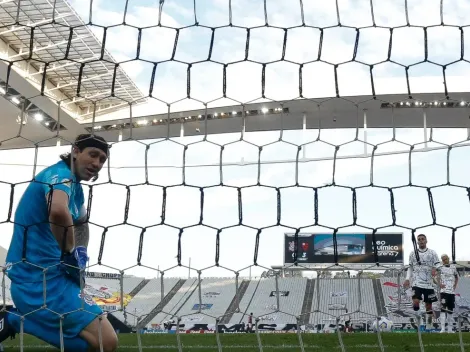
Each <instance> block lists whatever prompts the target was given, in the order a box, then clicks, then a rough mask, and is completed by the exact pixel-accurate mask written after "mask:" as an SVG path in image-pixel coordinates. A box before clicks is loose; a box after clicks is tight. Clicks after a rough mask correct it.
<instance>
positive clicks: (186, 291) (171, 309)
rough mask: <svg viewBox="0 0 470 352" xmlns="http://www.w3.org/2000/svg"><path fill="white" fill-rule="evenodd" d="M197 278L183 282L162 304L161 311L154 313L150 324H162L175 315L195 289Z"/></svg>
mask: <svg viewBox="0 0 470 352" xmlns="http://www.w3.org/2000/svg"><path fill="white" fill-rule="evenodd" d="M197 286H198V279H197V278H190V279H188V280H186V281H185V282H184V284H183V285H182V286H181V287H180V289H179V290H178V291H177V292H176V293H175V294H174V295H173V296H172V297H171V299H170V300H169V301H168V303H167V304H166V305H164V306H163V311H162V312H160V313H158V314H156V315H155V316H154V317H153V318H152V320H150V321H149V323H150V324H162V323H163V322H165V321H167V320H171V319H173V316H174V315H177V314H178V312H179V310H180V309H181V307H182V306H183V305H184V304H185V303H186V301H187V300H188V299H189V298H190V297H191V295H192V294H193V292H194V291H195V290H196V289H197Z"/></svg>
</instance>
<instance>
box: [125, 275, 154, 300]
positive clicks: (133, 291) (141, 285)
mask: <svg viewBox="0 0 470 352" xmlns="http://www.w3.org/2000/svg"><path fill="white" fill-rule="evenodd" d="M149 281H150V280H149V279H143V280H142V281H141V282H140V283H139V284H138V285H137V286H136V287H135V288H134V289H133V290H132V291H131V292H129V296H131V298H134V297H135V295H136V294H138V293H139V292H140V290H142V289H143V288H144V287H145V285H147V284H148V283H149Z"/></svg>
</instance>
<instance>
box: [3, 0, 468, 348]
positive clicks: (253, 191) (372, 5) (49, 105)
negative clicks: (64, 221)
mask: <svg viewBox="0 0 470 352" xmlns="http://www.w3.org/2000/svg"><path fill="white" fill-rule="evenodd" d="M467 13H469V7H468V5H467V4H465V3H462V2H459V1H442V0H441V1H426V2H425V1H418V0H416V1H406V0H405V1H391V0H390V1H388V0H387V1H382V0H381V1H373V0H360V1H359V0H358V1H346V0H337V1H329V2H325V4H323V3H321V2H311V1H301V0H300V1H298V0H292V1H289V2H283V1H275V0H264V1H262V0H257V1H241V2H238V1H237V2H235V1H230V0H226V1H215V0H214V1H208V2H203V1H197V0H195V1H177V2H172V1H164V0H160V1H158V2H154V3H152V4H150V3H147V2H141V3H138V2H135V1H129V0H127V1H113V2H112V4H111V3H110V4H109V5H108V4H105V3H104V2H97V1H87V0H83V1H79V0H74V1H69V2H67V1H65V0H57V1H48V0H26V1H25V0H22V1H10V0H4V1H1V0H0V39H1V41H0V66H1V67H0V95H1V98H2V99H1V102H0V103H1V104H2V109H3V110H4V114H3V116H2V125H4V126H5V127H4V128H3V127H2V130H0V194H2V198H1V200H0V231H1V233H2V234H3V237H2V239H1V241H0V245H2V246H3V247H4V248H6V249H8V248H9V246H10V240H11V234H12V233H13V229H14V228H16V231H18V229H19V228H24V231H26V232H27V228H28V227H29V226H30V225H31V224H20V223H18V222H17V219H16V218H15V210H16V207H17V205H18V202H19V200H20V198H21V196H22V194H23V193H24V191H25V190H26V188H27V187H28V185H29V184H31V183H32V182H37V181H36V180H35V175H37V174H38V172H40V171H42V170H44V169H45V168H47V167H48V166H50V165H52V164H54V163H56V162H58V160H59V155H61V154H64V153H67V152H70V150H71V145H72V143H73V142H74V140H75V138H76V136H77V135H78V134H82V133H91V134H96V135H98V136H102V137H104V138H105V139H106V140H107V141H108V142H109V143H110V145H111V149H110V157H109V159H108V160H107V162H106V164H105V166H104V168H103V169H102V171H101V173H100V175H99V179H98V180H96V181H95V182H82V186H83V190H84V194H85V206H86V209H87V223H88V226H89V229H90V239H89V245H88V254H89V257H90V260H89V263H88V266H87V268H86V270H85V271H83V272H82V275H83V277H85V285H82V287H81V290H82V291H83V292H82V293H83V295H82V297H84V298H87V299H88V300H89V301H90V300H92V301H93V302H94V303H95V304H97V305H99V306H100V307H101V308H102V310H103V311H104V312H107V313H108V315H107V317H108V319H109V320H110V321H111V322H112V324H113V327H114V328H115V329H116V331H117V332H118V338H119V341H120V345H121V347H122V348H126V349H132V348H134V349H135V350H145V349H152V348H154V349H165V348H166V349H177V350H179V351H184V350H191V349H197V348H205V349H207V350H219V351H222V350H225V349H226V348H227V349H231V348H238V349H240V348H242V349H244V350H246V351H251V350H253V351H258V350H259V351H269V350H272V349H273V350H274V349H276V350H277V349H285V350H301V351H305V350H310V349H312V348H315V349H318V350H322V349H323V348H324V349H325V351H326V350H331V349H338V348H339V349H340V350H342V351H346V350H348V346H351V347H352V348H357V347H358V346H359V345H361V343H363V342H364V341H362V340H354V339H351V338H350V337H349V335H348V334H347V332H348V329H349V327H352V329H353V330H354V331H361V332H362V331H364V332H371V331H372V332H374V333H375V334H370V335H369V336H371V337H372V339H370V340H367V341H366V342H367V343H370V345H368V346H370V347H371V348H375V350H381V351H384V350H387V348H388V347H390V346H392V347H391V348H393V346H399V345H397V343H398V342H397V341H396V340H397V339H395V338H391V337H389V336H386V334H382V333H383V332H388V331H389V329H390V326H391V325H390V324H393V326H394V327H395V329H396V330H400V331H414V332H416V334H415V335H411V334H408V335H410V336H411V337H412V339H409V340H406V341H408V342H406V343H409V344H410V346H412V348H415V349H416V350H418V349H419V350H421V351H424V350H426V351H428V350H429V351H433V350H434V349H433V348H436V346H438V345H439V344H440V345H439V346H448V347H449V348H454V349H455V350H459V351H464V350H465V346H466V342H465V332H467V331H468V329H469V324H468V318H467V312H468V307H469V306H470V304H469V303H470V301H469V300H470V291H469V290H468V288H469V287H470V286H469V285H470V281H467V280H468V279H467V277H466V274H465V269H466V266H465V264H464V263H465V260H467V259H468V258H467V257H466V256H467V251H466V248H468V238H470V237H469V236H470V234H469V229H468V225H469V224H470V222H469V221H468V214H469V210H470V203H469V200H470V183H469V182H468V175H469V171H470V170H469V167H468V166H467V165H468V162H467V159H468V149H467V148H468V140H469V139H470V132H469V129H468V128H469V127H470V126H469V123H468V121H469V116H470V114H469V106H470V105H469V104H470V96H469V94H468V93H466V91H468V82H467V81H466V80H465V77H466V75H467V74H468V66H467V65H468V55H467V51H466V50H465V48H466V46H465V44H467V40H468V39H467V38H469V37H470V36H469V34H468V27H467V25H468V23H469V21H468V19H467V18H466V14H467ZM134 82H136V83H134ZM50 186H51V187H52V186H53V185H50ZM31 211H32V212H33V211H34V207H33V206H32V208H31ZM65 233H67V231H65ZM419 234H426V236H427V239H428V246H429V247H430V248H431V249H434V250H435V251H436V252H437V254H438V256H439V260H440V256H441V255H443V254H447V255H448V256H449V259H450V262H451V263H453V264H454V265H456V267H457V268H458V270H459V272H460V279H459V284H458V286H457V289H456V303H457V304H456V308H455V311H454V314H453V317H452V320H447V321H446V322H445V324H447V326H448V327H451V328H452V329H453V332H457V334H455V335H452V336H450V335H449V336H446V337H445V339H444V340H439V341H438V340H431V339H428V337H427V336H428V335H424V334H423V332H422V331H425V330H423V329H421V328H420V325H421V323H423V324H424V322H423V321H422V320H421V317H422V315H418V314H416V313H415V312H414V311H413V309H412V307H411V293H410V290H406V288H405V287H404V286H403V283H404V281H405V277H406V269H407V264H408V260H409V258H411V257H412V256H416V258H418V242H417V236H418V235H419ZM25 238H26V240H25V241H24V243H23V244H22V245H23V249H24V251H23V259H22V261H23V263H27V264H29V265H31V266H35V265H37V263H34V262H32V261H31V258H32V257H31V254H30V253H28V251H30V250H31V248H29V249H28V241H27V236H26V237H25ZM410 253H411V254H410ZM2 259H4V258H2ZM19 264H20V263H8V265H7V264H5V266H4V267H3V281H2V298H3V306H4V308H5V307H6V306H8V305H11V304H13V303H14V302H13V300H12V296H11V293H10V286H11V281H10V279H9V278H8V275H7V273H8V270H9V269H10V268H11V267H12V266H14V265H19ZM2 265H3V263H2ZM57 265H64V264H63V263H62V262H58V263H57ZM420 265H421V266H425V265H426V264H425V263H420ZM42 269H44V271H45V272H47V269H50V268H42ZM301 272H302V273H303V276H300V275H299V273H301ZM439 284H440V283H439ZM40 285H44V294H45V295H46V293H47V282H43V283H40ZM439 291H440V290H438V289H436V291H435V292H436V295H437V297H438V301H437V302H436V303H435V304H433V310H432V311H433V312H434V315H433V316H434V320H433V324H432V330H437V331H438V330H439V329H440V328H441V325H442V323H441V320H439V318H438V316H439V312H440V310H441V294H440V292H439ZM85 301H86V299H85V300H84V303H83V304H87V303H86V302H85ZM36 309H38V310H45V309H48V308H47V307H45V306H37V307H35V308H34V309H32V310H36ZM420 309H421V311H420V312H423V310H426V308H425V307H424V306H421V307H420ZM50 313H51V314H57V331H56V332H51V334H52V333H56V334H57V336H58V340H59V341H60V344H59V345H58V346H56V347H58V348H63V347H64V336H65V335H64V334H65V333H64V329H67V327H66V326H63V325H62V323H63V321H64V320H63V319H65V318H66V316H67V313H71V312H54V311H51V310H50ZM9 314H11V313H9ZM18 314H19V315H20V316H21V317H22V319H21V329H20V331H17V333H18V334H19V336H20V338H19V339H18V338H17V339H15V340H13V341H5V342H4V344H6V345H8V346H12V347H13V348H19V349H23V348H25V349H27V348H31V346H40V347H38V348H46V345H45V344H43V342H41V341H40V340H38V339H35V338H34V337H32V336H31V333H32V332H30V333H29V334H28V333H27V331H24V326H26V323H25V322H26V321H28V319H35V318H34V315H32V313H31V312H29V311H28V312H26V311H25V312H18ZM377 325H378V326H382V328H383V329H382V330H381V329H376V328H374V327H376V326H377ZM428 330H429V329H428ZM247 331H248V332H252V333H253V334H245V335H236V336H242V337H243V338H242V337H240V339H239V340H237V338H233V335H228V334H226V333H227V332H247ZM273 331H274V332H276V331H281V332H292V333H293V334H291V335H288V337H286V339H285V340H282V339H281V340H279V339H277V340H276V339H271V337H272V336H275V335H268V334H265V333H268V332H273ZM131 332H132V333H134V334H132V335H127V334H126V333H131ZM162 332H168V334H165V335H155V334H156V333H162ZM187 332H198V333H208V332H211V333H213V335H210V336H207V338H205V337H204V339H202V340H201V338H202V335H201V336H198V337H197V338H198V339H196V337H195V339H194V340H191V337H193V336H189V335H188V336H186V335H185V333H187ZM319 332H323V333H328V332H331V333H334V334H333V335H330V336H327V335H322V336H321V338H324V340H321V339H320V338H318V337H317V340H313V339H311V336H313V335H310V334H308V333H319ZM33 335H34V334H33ZM408 335H407V338H408ZM129 336H130V337H129ZM155 336H157V337H158V338H156V339H155V338H154V337H155ZM400 336H401V335H400ZM38 337H39V338H41V337H40V336H38ZM331 337H333V338H334V339H330V340H328V339H329V338H331ZM442 338H443V337H442ZM100 341H104V340H103V339H102V336H101V335H100ZM322 341H323V342H322ZM328 341H329V342H328ZM322 343H323V345H322ZM322 346H324V347H322ZM413 346H414V347H413ZM101 347H103V346H101ZM329 348H331V349H329ZM410 348H411V347H410ZM441 348H442V347H441ZM104 350H106V348H105V347H104Z"/></svg>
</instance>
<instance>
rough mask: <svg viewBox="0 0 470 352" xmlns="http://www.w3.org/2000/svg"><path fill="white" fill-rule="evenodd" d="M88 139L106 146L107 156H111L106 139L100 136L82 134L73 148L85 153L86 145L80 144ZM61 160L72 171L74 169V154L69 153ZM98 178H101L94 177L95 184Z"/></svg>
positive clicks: (63, 155)
mask: <svg viewBox="0 0 470 352" xmlns="http://www.w3.org/2000/svg"><path fill="white" fill-rule="evenodd" d="M88 139H95V140H97V141H98V142H101V143H103V145H106V147H107V148H106V150H107V154H108V155H109V149H108V144H107V143H106V141H105V139H104V138H103V137H100V136H96V135H92V134H80V135H78V136H77V138H75V142H74V143H73V146H74V147H77V148H78V150H80V151H83V149H85V148H86V145H83V144H82V143H80V142H83V141H86V140H88ZM60 159H61V160H62V161H64V162H65V163H66V164H67V166H68V167H69V168H70V169H71V168H72V153H70V152H67V153H64V154H61V155H60ZM74 161H75V158H74ZM98 177H99V174H96V176H95V177H93V178H92V179H91V180H92V181H93V182H95V181H96V180H98Z"/></svg>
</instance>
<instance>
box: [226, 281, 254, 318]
mask: <svg viewBox="0 0 470 352" xmlns="http://www.w3.org/2000/svg"><path fill="white" fill-rule="evenodd" d="M249 285H250V280H242V283H241V284H240V286H239V287H238V291H237V294H236V295H235V296H233V298H232V302H230V305H229V306H228V308H227V310H226V311H225V314H224V316H223V317H222V319H221V320H220V323H221V324H228V323H229V322H230V320H231V319H232V317H233V314H234V313H235V312H236V310H237V308H238V304H239V302H241V300H242V299H243V297H244V295H245V293H246V290H247V289H248V286H249Z"/></svg>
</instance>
